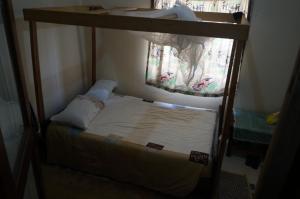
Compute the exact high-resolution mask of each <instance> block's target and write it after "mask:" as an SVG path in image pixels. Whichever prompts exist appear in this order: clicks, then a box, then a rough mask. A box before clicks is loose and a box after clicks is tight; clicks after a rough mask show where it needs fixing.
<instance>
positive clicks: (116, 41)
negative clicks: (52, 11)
mask: <svg viewBox="0 0 300 199" xmlns="http://www.w3.org/2000/svg"><path fill="white" fill-rule="evenodd" d="M79 3H81V4H89V5H91V4H99V3H102V4H103V5H105V6H106V7H112V6H114V5H117V6H136V7H149V6H150V4H149V3H150V1H148V0H127V1H120V0H111V1H109V0H101V1H100V0H99V1H96V0H85V1H83V0H65V1H58V0H57V1H56V0H52V1H46V0H44V1H37V0H31V1H21V0H15V1H14V5H15V8H16V12H17V14H18V13H19V14H18V15H19V16H20V15H21V14H22V12H21V10H22V8H23V7H39V6H56V5H66V4H79ZM299 3H300V1H292V0H287V1H284V3H283V2H282V1H280V0H274V1H272V0H265V1H259V0H255V2H254V12H253V15H252V22H251V28H250V36H249V40H248V43H247V46H246V50H245V57H244V63H243V67H242V71H241V76H240V83H239V88H238V94H237V98H236V103H235V106H236V107H239V108H243V109H248V110H256V111H265V112H271V111H276V110H279V108H280V106H281V103H282V100H283V97H284V93H285V90H286V87H287V84H288V81H289V78H290V74H291V71H292V68H293V64H294V60H295V56H296V50H297V48H298V46H299V36H298V35H300V30H299V28H300V25H299V20H297V19H299V18H300V17H299V12H298V10H299V9H298V8H300V6H299ZM296 4H297V5H296ZM38 28H39V35H38V37H39V46H40V60H41V70H42V80H43V84H44V85H43V90H44V99H45V105H46V112H47V115H52V114H53V113H55V112H57V111H59V110H60V109H61V108H62V107H64V105H65V104H66V103H67V102H68V101H70V99H72V97H74V96H75V95H76V94H77V93H81V92H83V91H85V89H86V88H87V87H88V85H89V79H90V76H89V74H90V67H89V66H90V57H89V56H90V34H89V33H90V32H89V30H88V29H86V28H76V27H73V26H60V25H50V24H39V25H38ZM18 30H19V38H20V43H21V48H22V50H23V59H24V63H25V67H26V78H27V81H28V87H29V91H30V96H31V100H32V101H33V102H34V101H35V100H34V96H33V80H32V69H31V67H32V65H31V57H30V43H29V34H28V24H27V23H25V22H24V21H23V20H22V19H19V20H18ZM97 56H98V57H97V70H98V72H97V77H98V78H107V79H115V80H118V81H119V89H118V91H119V92H121V93H124V94H128V95H134V96H138V97H143V98H152V99H154V100H161V101H166V102H171V103H178V104H184V105H190V106H196V107H205V108H213V109H216V108H217V107H218V105H219V103H220V98H217V99H216V98H200V97H194V96H185V95H182V94H176V93H169V92H167V91H164V90H161V89H157V88H154V87H151V86H147V85H145V83H144V82H145V79H144V77H145V75H144V74H145V70H146V58H147V42H145V41H143V40H142V39H139V38H135V37H134V36H132V35H130V34H128V33H127V32H126V31H117V30H104V29H98V30H97Z"/></svg>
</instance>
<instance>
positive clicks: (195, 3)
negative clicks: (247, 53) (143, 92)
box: [146, 0, 248, 96]
mask: <svg viewBox="0 0 300 199" xmlns="http://www.w3.org/2000/svg"><path fill="white" fill-rule="evenodd" d="M175 3H181V4H185V5H187V6H188V7H189V8H191V9H192V10H194V11H204V12H225V13H232V12H237V11H243V12H244V13H245V14H247V9H248V0H177V1H176V0H156V1H155V8H158V9H162V8H170V7H173V6H174V5H175ZM232 44H233V40H232V39H220V38H211V39H210V40H209V41H208V42H206V43H205V46H204V50H203V52H202V54H201V58H200V61H199V62H198V66H196V67H194V68H195V70H194V71H193V72H194V74H193V76H192V79H191V80H190V81H189V82H188V83H187V82H186V81H185V79H186V77H185V75H186V74H184V73H183V72H182V71H184V69H185V68H186V67H187V64H188V63H185V62H184V61H183V60H182V59H179V58H178V57H177V56H176V49H174V48H172V47H170V46H161V45H157V44H154V43H150V52H149V57H148V66H147V73H146V83H147V84H148V85H152V86H156V87H159V88H163V89H165V90H168V91H171V92H180V93H184V94H189V95H197V96H222V95H223V91H224V87H225V83H226V76H227V69H228V65H229V60H230V54H231V48H232Z"/></svg>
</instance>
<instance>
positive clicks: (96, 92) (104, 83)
mask: <svg viewBox="0 0 300 199" xmlns="http://www.w3.org/2000/svg"><path fill="white" fill-rule="evenodd" d="M115 87H117V82H116V81H112V80H98V81H97V82H96V83H95V84H94V86H92V88H90V90H89V91H88V92H87V93H86V95H87V96H92V97H94V98H96V99H98V100H99V101H102V102H104V101H105V100H107V99H108V98H109V96H110V95H111V92H112V90H113V89H114V88H115Z"/></svg>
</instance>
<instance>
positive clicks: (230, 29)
mask: <svg viewBox="0 0 300 199" xmlns="http://www.w3.org/2000/svg"><path fill="white" fill-rule="evenodd" d="M153 10H154V9H146V8H121V7H119V8H114V9H104V8H102V7H101V6H67V7H47V8H29V9H24V19H25V20H27V21H31V22H46V23H56V24H66V25H79V26H89V27H98V28H110V29H120V30H133V31H145V32H160V33H170V34H183V35H192V36H205V37H216V38H228V39H237V40H244V41H245V40H247V37H248V31H249V23H248V21H247V20H246V18H245V16H244V15H241V13H237V14H229V13H214V12H194V13H195V15H196V16H197V17H199V18H201V19H202V21H182V20H177V19H176V18H175V17H174V16H169V17H164V18H145V17H133V16H122V15H114V14H110V13H111V12H112V11H126V12H130V11H153Z"/></svg>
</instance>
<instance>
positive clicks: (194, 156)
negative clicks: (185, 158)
mask: <svg viewBox="0 0 300 199" xmlns="http://www.w3.org/2000/svg"><path fill="white" fill-rule="evenodd" d="M189 160H190V161H192V162H196V163H201V164H204V165H208V154H207V153H202V152H199V151H191V153H190V159H189Z"/></svg>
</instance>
